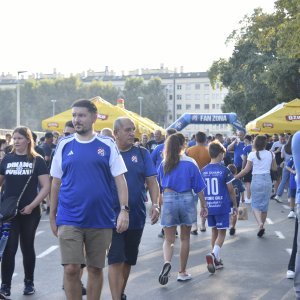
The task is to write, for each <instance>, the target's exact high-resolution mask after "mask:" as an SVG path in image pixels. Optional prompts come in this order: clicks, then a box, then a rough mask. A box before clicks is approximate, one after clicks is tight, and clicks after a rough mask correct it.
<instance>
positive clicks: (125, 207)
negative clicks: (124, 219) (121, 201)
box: [121, 205, 130, 213]
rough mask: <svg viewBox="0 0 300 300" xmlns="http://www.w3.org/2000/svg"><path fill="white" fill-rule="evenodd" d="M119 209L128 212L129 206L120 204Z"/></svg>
mask: <svg viewBox="0 0 300 300" xmlns="http://www.w3.org/2000/svg"><path fill="white" fill-rule="evenodd" d="M121 210H125V211H127V212H128V213H129V212H130V209H129V207H128V206H127V205H121Z"/></svg>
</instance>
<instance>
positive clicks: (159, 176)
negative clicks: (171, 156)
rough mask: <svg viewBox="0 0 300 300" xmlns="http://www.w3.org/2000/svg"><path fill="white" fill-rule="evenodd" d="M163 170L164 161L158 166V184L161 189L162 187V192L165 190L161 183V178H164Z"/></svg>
mask: <svg viewBox="0 0 300 300" xmlns="http://www.w3.org/2000/svg"><path fill="white" fill-rule="evenodd" d="M163 172H164V166H163V163H162V162H161V164H160V165H159V167H158V170H157V173H158V174H157V182H158V185H159V189H160V193H162V192H163V187H162V185H161V179H162V176H163Z"/></svg>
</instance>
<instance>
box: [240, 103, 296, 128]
mask: <svg viewBox="0 0 300 300" xmlns="http://www.w3.org/2000/svg"><path fill="white" fill-rule="evenodd" d="M246 130H247V132H249V133H253V134H260V133H262V134H264V133H268V134H273V133H295V132H296V131H298V130H300V99H294V100H293V101H291V102H288V103H281V104H278V105H276V106H275V107H274V108H272V109H271V110H270V111H268V112H266V113H265V114H264V115H262V116H260V117H258V118H256V119H255V120H253V121H251V122H249V123H248V124H247V125H246Z"/></svg>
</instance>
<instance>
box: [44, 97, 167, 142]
mask: <svg viewBox="0 0 300 300" xmlns="http://www.w3.org/2000/svg"><path fill="white" fill-rule="evenodd" d="M91 101H92V102H93V103H94V104H95V105H96V106H97V109H98V118H97V121H96V123H95V126H94V129H95V130H96V131H101V129H103V128H111V129H112V128H113V124H114V121H115V120H116V119H117V118H119V117H129V118H131V119H132V120H133V121H134V123H135V126H136V136H137V137H140V136H141V135H142V134H143V133H146V134H148V135H149V134H150V133H152V132H154V131H155V130H161V131H162V133H163V134H164V133H165V130H164V129H163V128H162V127H160V126H158V125H157V124H156V123H154V122H153V121H151V120H149V119H147V118H143V117H141V116H140V115H138V114H136V113H134V112H132V111H129V110H126V109H125V108H124V104H123V103H122V102H121V103H119V104H118V105H112V104H111V103H109V102H107V101H105V100H104V99H102V98H101V97H95V98H93V99H91ZM71 119H72V112H71V109H68V110H66V111H64V112H62V113H60V114H57V115H55V116H53V117H50V118H48V119H45V120H43V121H42V128H43V129H44V130H49V131H58V132H60V133H62V132H63V129H64V127H65V123H66V122H67V121H70V120H71Z"/></svg>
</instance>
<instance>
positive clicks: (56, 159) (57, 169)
mask: <svg viewBox="0 0 300 300" xmlns="http://www.w3.org/2000/svg"><path fill="white" fill-rule="evenodd" d="M63 145H64V144H63V143H59V144H58V146H57V148H56V151H55V153H54V156H53V160H52V164H51V169H50V175H51V176H52V177H55V178H59V179H61V178H62V175H63V170H62V164H61V163H62V149H63Z"/></svg>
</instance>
